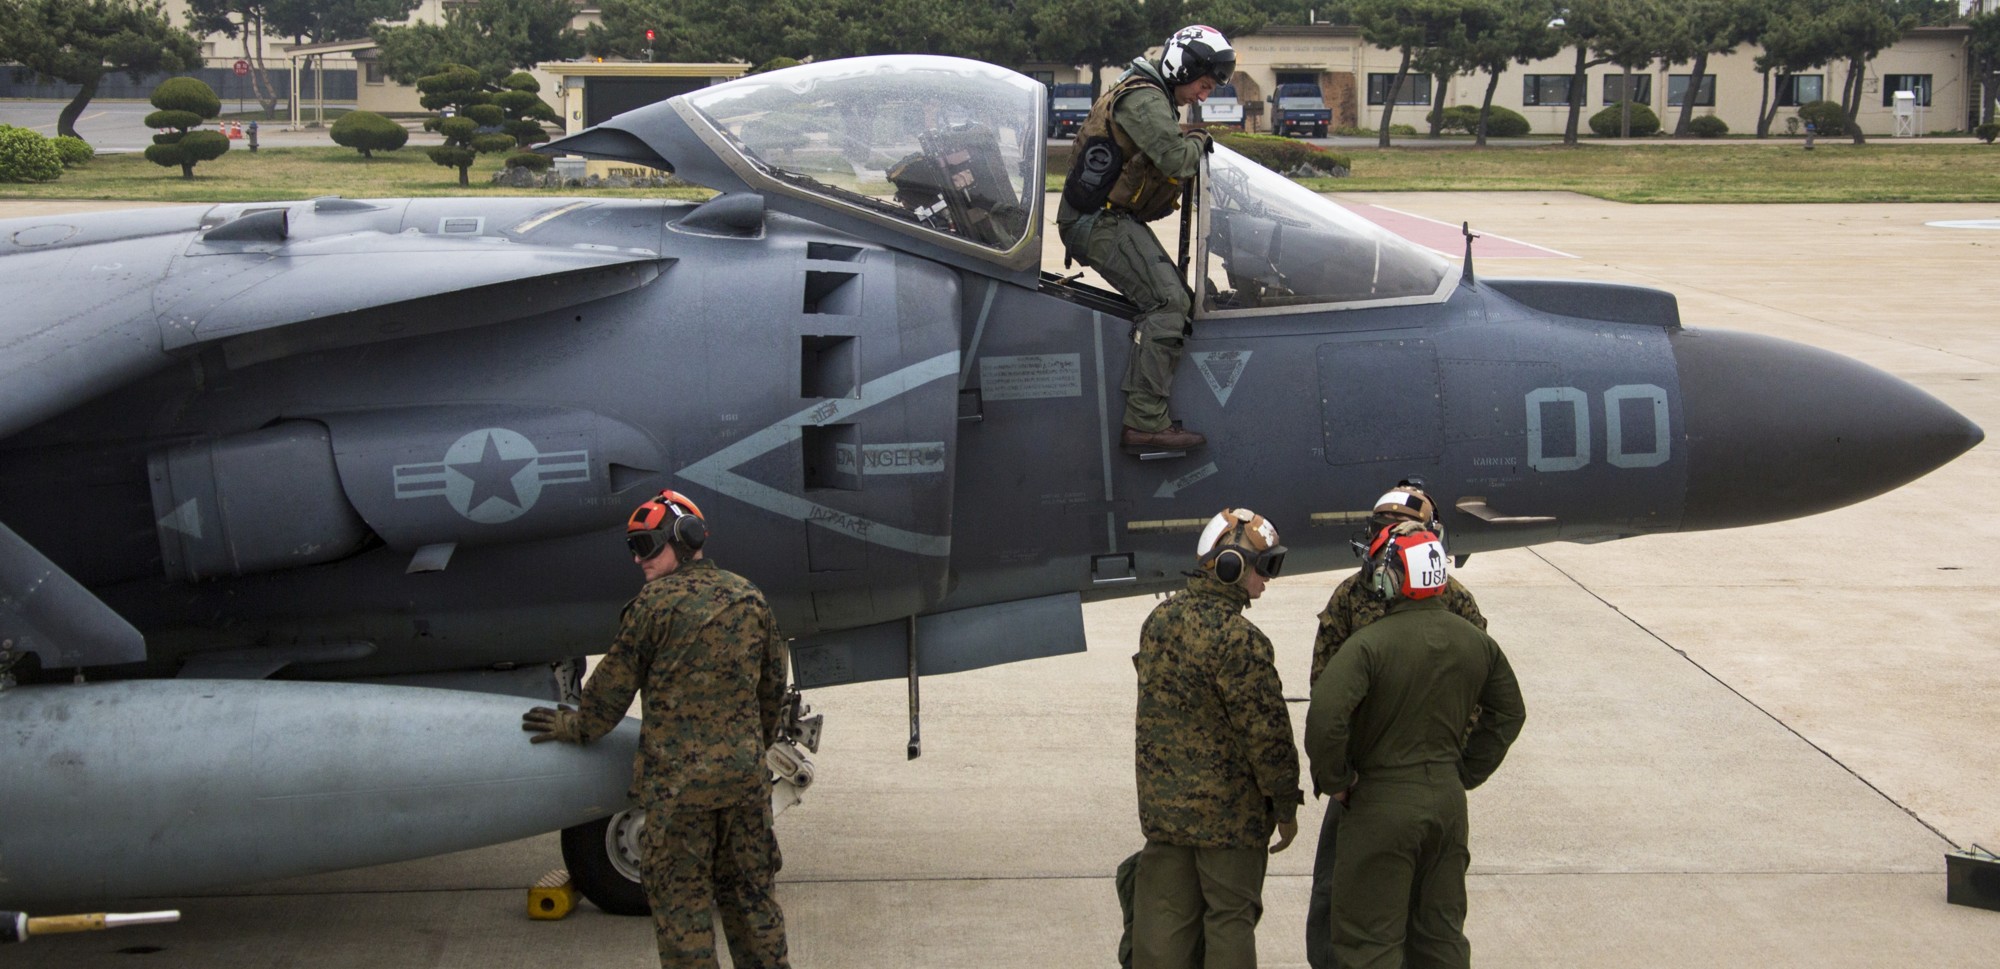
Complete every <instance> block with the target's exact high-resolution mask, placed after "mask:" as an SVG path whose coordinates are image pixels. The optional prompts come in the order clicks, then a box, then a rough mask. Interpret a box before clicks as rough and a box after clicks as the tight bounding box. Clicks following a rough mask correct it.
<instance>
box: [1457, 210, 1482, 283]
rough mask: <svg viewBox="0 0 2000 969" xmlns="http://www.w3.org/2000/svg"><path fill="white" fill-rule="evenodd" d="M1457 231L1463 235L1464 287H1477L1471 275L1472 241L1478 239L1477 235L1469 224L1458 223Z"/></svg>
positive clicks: (1475, 280)
mask: <svg viewBox="0 0 2000 969" xmlns="http://www.w3.org/2000/svg"><path fill="white" fill-rule="evenodd" d="M1458 229H1459V231H1460V232H1463V233H1465V282H1466V285H1469V286H1477V285H1478V284H1479V280H1477V279H1475V278H1473V275H1472V240H1474V239H1477V238H1479V233H1477V232H1474V231H1472V223H1470V222H1460V223H1459V224H1458Z"/></svg>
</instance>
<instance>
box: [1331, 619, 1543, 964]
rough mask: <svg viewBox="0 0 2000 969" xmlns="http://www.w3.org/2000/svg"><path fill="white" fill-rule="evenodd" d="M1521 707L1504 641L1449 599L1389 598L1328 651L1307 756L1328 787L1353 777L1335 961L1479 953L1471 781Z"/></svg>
mask: <svg viewBox="0 0 2000 969" xmlns="http://www.w3.org/2000/svg"><path fill="white" fill-rule="evenodd" d="M1475 704H1477V705H1478V707H1479V708H1480V713H1479V720H1478V723H1477V725H1476V726H1475V727H1474V728H1473V729H1472V732H1471V736H1470V737H1469V738H1467V736H1466V732H1465V725H1466V722H1467V720H1468V719H1469V718H1470V717H1471V715H1472V710H1473V707H1474V705H1475ZM1526 716H1527V711H1526V708H1525V707H1524V706H1523V705H1522V702H1521V691H1520V687H1519V686H1518V685H1517V684H1516V683H1515V681H1514V672H1513V670H1512V669H1511V668H1510V667H1509V666H1508V665H1507V657H1506V655H1505V654H1503V653H1501V652H1500V647H1499V644H1497V643H1495V642H1494V641H1493V639H1492V637H1490V636H1487V635H1486V634H1485V633H1484V632H1481V631H1480V630H1479V628H1478V627H1476V626H1474V625H1473V624H1471V623H1469V622H1467V621H1465V620H1464V619H1463V618H1461V617H1459V616H1457V615H1455V614H1453V613H1452V612H1451V611H1450V610H1448V609H1447V608H1446V606H1445V603H1444V602H1443V600H1442V599H1441V598H1431V599H1420V600H1408V599H1405V600H1400V601H1398V602H1396V603H1394V604H1392V605H1391V606H1390V607H1389V612H1388V615H1386V616H1384V617H1382V618H1381V619H1379V620H1377V621H1375V622H1374V623H1372V624H1370V625H1368V626H1366V627H1364V628H1363V629H1361V630H1360V631H1359V632H1356V633H1355V634H1354V635H1352V636H1350V637H1348V639H1347V641H1346V642H1345V643H1343V644H1342V645H1341V647H1340V650H1339V651H1338V652H1336V653H1335V654H1334V656H1333V659H1332V660H1331V661H1330V662H1328V664H1327V667H1326V670H1325V672H1324V673H1322V674H1321V676H1320V678H1319V681H1318V682H1317V683H1315V684H1313V688H1312V705H1311V706H1310V707H1309V708H1308V710H1307V712H1306V755H1307V757H1308V758H1309V759H1310V761H1311V764H1312V777H1313V782H1314V783H1315V784H1316V785H1318V787H1319V788H1320V789H1321V790H1323V791H1343V790H1348V789H1349V787H1350V786H1352V788H1353V789H1352V790H1351V791H1349V794H1348V800H1347V809H1346V811H1345V813H1344V814H1343V815H1342V817H1341V818H1340V828H1339V833H1338V835H1337V842H1336V848H1335V851H1334V870H1333V910H1334V913H1335V924H1334V950H1335V952H1336V954H1337V955H1338V957H1339V962H1340V966H1341V969H1381V967H1396V966H1403V965H1406V964H1407V965H1410V966H1422V967H1429V966H1457V967H1463V966H1469V965H1470V964H1471V961H1472V950H1471V947H1470V945H1469V944H1468V943H1467V942H1466V939H1465V931H1464V929H1465V869H1466V866H1467V865H1469V864H1470V863H1471V857H1472V856H1471V852H1470V851H1469V849H1468V848H1467V847H1466V815H1465V792H1466V791H1467V790H1470V789H1471V788H1474V787H1477V786H1479V785H1480V784H1481V783H1482V782H1484V781H1485V780H1486V778H1487V777H1488V776H1490V775H1491V774H1492V773H1493V771H1494V770H1496V769H1497V768H1499V766H1500V761H1501V760H1502V759H1503V758H1504V757H1506V755H1507V747H1508V745H1510V744H1512V743H1513V742H1514V738H1515V737H1516V736H1518V735H1519V734H1520V732H1521V723H1522V721H1523V719H1525V717H1526ZM1357 775H1358V778H1359V779H1358V782H1357V779H1356V778H1357Z"/></svg>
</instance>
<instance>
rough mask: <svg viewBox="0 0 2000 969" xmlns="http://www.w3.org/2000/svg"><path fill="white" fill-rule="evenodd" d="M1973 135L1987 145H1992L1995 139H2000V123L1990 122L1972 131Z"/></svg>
mask: <svg viewBox="0 0 2000 969" xmlns="http://www.w3.org/2000/svg"><path fill="white" fill-rule="evenodd" d="M1972 133H1973V135H1974V136H1976V137H1978V139H1979V140H1980V141H1983V142H1986V143H1987V144H1989V145H1990V144H1992V143H1993V139H1995V138H2000V122H1994V121H1988V122H1986V123H1985V124H1983V125H1980V126H1979V127H1977V128H1974V129H1972Z"/></svg>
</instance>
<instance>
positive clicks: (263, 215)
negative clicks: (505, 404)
mask: <svg viewBox="0 0 2000 969" xmlns="http://www.w3.org/2000/svg"><path fill="white" fill-rule="evenodd" d="M237 211H239V212H240V213H241V214H238V215H236V217H235V218H233V219H229V220H228V221H223V222H220V223H217V222H216V221H215V220H214V218H213V217H212V216H209V215H206V214H205V213H206V210H203V209H200V208H193V207H190V208H183V209H163V210H151V211H144V212H131V213H127V212H113V213H101V214H98V215H95V216H84V217H75V218H71V219H68V220H65V221H62V222H46V221H43V222H41V223H40V224H37V223H35V222H30V221H28V220H20V221H15V222H12V223H8V224H0V305H4V306H6V307H7V312H6V313H4V314H0V438H4V437H7V436H11V435H13V434H15V433H17V432H19V431H21V430H23V429H25V428H27V427H31V426H33V425H34V424H36V423H37V422H39V421H42V420H45V419H47V418H49V417H51V416H54V415H56V414H59V413H62V412H63V411H65V410H68V409H69V408H71V407H74V406H76V405H78V404H81V403H83V402H84V401H87V400H90V399H91V398H93V397H96V396H98V395H100V394H102V393H105V392H107V391H109V390H112V389H114V388H116V387H118V386H120V385H122V384H124V383H126V382H129V381H131V380H134V379H136V378H138V377H141V376H144V375H145V374H147V373H150V372H152V371H155V370H158V369H161V368H164V367H166V366H167V365H169V364H170V363H172V362H173V361H174V360H176V359H179V358H181V357H184V356H186V355H188V354H190V353H191V352H192V351H193V350H194V349H196V348H198V347H202V346H205V345H209V344H218V343H219V344H220V345H221V347H222V349H223V352H224V354H225V356H224V359H225V361H226V363H227V364H228V365H230V366H246V365H249V364H251V363H255V362H258V361H260V360H268V359H273V358H276V357H281V356H286V355H289V354H293V353H301V352H307V351H312V350H322V349H327V348H330V347H336V346H351V345H355V344H358V343H365V342H372V341H377V340H388V339H401V338H405V337H410V336H416V335H421V334H427V333H435V332H440V331H443V330H449V329H457V328H461V327H470V326H485V325H490V324H494V323H501V322H506V321H508V320H516V319H521V318H523V317H527V316H531V315H534V314H537V313H544V312H548V311H551V310H556V309H561V308H563V307H566V306H571V305H575V304H578V303H582V302H586V301H589V300H594V299H601V298H603V297H605V296H610V295H613V294H616V293H619V292H623V291H627V290H631V289H636V288H638V287H640V286H644V285H645V284H646V283H648V282H651V281H652V280H653V279H655V278H657V277H658V276H659V274H660V272H661V271H662V267H663V266H664V265H665V262H666V261H665V260H662V257H661V255H660V254H659V253H658V252H655V251H651V250H640V249H614V248H609V247H597V246H587V245H538V244H529V243H523V242H518V241H514V240H511V239H507V238H496V237H493V236H466V237H450V236H441V235H435V234H428V233H421V232H415V231H398V232H389V231H380V230H376V229H365V230H362V231H352V232H342V233H337V234H332V235H323V236H316V237H306V238H294V237H292V236H291V234H290V232H289V228H288V219H289V216H288V210H287V209H286V208H284V207H282V206H277V207H271V208H264V209H257V208H241V209H238V210H237ZM51 280H68V281H71V284H70V285H65V286H56V285H51V284H50V281H51Z"/></svg>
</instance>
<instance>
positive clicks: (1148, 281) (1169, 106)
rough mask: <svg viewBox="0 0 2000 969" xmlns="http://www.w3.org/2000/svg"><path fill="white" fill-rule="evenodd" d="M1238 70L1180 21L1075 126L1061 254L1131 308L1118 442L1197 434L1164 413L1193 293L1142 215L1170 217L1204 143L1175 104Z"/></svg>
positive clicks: (1230, 56)
mask: <svg viewBox="0 0 2000 969" xmlns="http://www.w3.org/2000/svg"><path fill="white" fill-rule="evenodd" d="M1235 70H1236V52H1235V51H1234V50H1233V49H1231V48H1230V46H1229V41H1228V40H1225V39H1224V38H1223V36H1222V34H1220V33H1218V32H1217V31H1216V30H1215V29H1214V28H1212V27H1203V26H1199V25H1196V26H1190V27H1184V28H1182V29H1180V30H1179V31H1177V32H1175V34H1174V35H1173V36H1172V37H1170V38H1168V39H1167V43H1166V46H1165V47H1164V48H1163V49H1162V51H1161V54H1160V59H1159V60H1158V61H1157V62H1155V61H1150V60H1147V59H1146V58H1143V57H1140V58H1134V59H1133V61H1132V66H1131V68H1130V69H1129V70H1127V71H1126V72H1125V75H1124V76H1123V77H1121V78H1119V80H1118V83H1117V84H1115V85H1113V86H1112V88H1111V90H1110V91H1107V92H1105V94H1104V96H1102V97H1100V98H1098V99H1097V103H1096V104H1094V105H1092V106H1091V109H1090V115H1089V117H1087V118H1086V119H1084V122H1083V127H1082V128H1080V129H1079V130H1078V131H1077V136H1076V152H1075V156H1074V161H1073V162H1072V163H1071V166H1070V172H1069V179H1068V181H1067V183H1066V185H1065V187H1064V189H1063V197H1062V204H1061V205H1060V206H1059V207H1058V208H1057V210H1056V227H1057V229H1058V231H1059V232H1060V233H1061V234H1062V240H1063V245H1064V247H1065V248H1067V249H1068V251H1069V256H1070V258H1072V259H1074V260H1076V261H1077V262H1080V263H1083V264H1084V265H1086V266H1089V267H1090V268H1092V269H1095V270H1097V272H1098V273H1099V274H1100V275H1102V276H1103V277H1104V279H1105V281H1107V282H1109V283H1110V284H1111V285H1112V286H1113V287H1115V288H1116V289H1117V290H1118V291H1119V292H1121V293H1123V294H1125V296H1126V297H1128V298H1129V299H1131V300H1132V302H1134V303H1136V304H1138V306H1139V316H1138V318H1137V319H1136V320H1134V321H1133V334H1132V340H1133V347H1132V357H1131V360H1130V362H1129V363H1128V364H1127V366H1126V368H1125V380H1124V383H1123V385H1122V389H1123V390H1124V391H1125V421H1124V424H1125V426H1124V431H1123V433H1122V435H1121V437H1120V443H1121V445H1122V446H1124V447H1127V448H1165V449H1169V450H1181V449H1185V448H1193V447H1200V446H1202V445H1203V444H1205V443H1207V439H1206V438H1204V437H1202V436H1201V435H1200V434H1196V433H1195V432H1193V431H1189V430H1184V429H1182V428H1180V427H1178V426H1176V425H1175V424H1174V423H1173V422H1172V420H1171V419H1169V418H1168V417H1167V397H1168V394H1169V392H1170V391H1171V389H1172V387H1173V382H1174V370H1175V368H1176V367H1178V366H1179V364H1180V359H1181V350H1182V346H1183V344H1184V342H1185V341H1186V339H1187V337H1188V334H1189V332H1190V329H1189V317H1190V313H1191V311H1192V308H1193V298H1192V297H1191V296H1190V295H1189V293H1188V288H1187V284H1186V283H1185V282H1184V281H1183V280H1182V279H1181V275H1180V272H1179V271H1178V269H1177V268H1176V267H1175V266H1174V264H1173V260H1172V259H1171V258H1169V257H1168V255H1167V251H1166V249H1165V247H1163V246H1161V245H1160V240H1159V239H1158V238H1157V237H1155V236H1154V235H1153V230H1151V229H1149V228H1147V227H1146V223H1148V222H1153V221H1156V220H1159V219H1162V218H1165V217H1166V216H1168V215H1170V214H1172V213H1173V212H1174V210H1175V209H1176V208H1178V207H1179V205H1180V198H1181V190H1182V185H1183V183H1184V182H1185V180H1187V179H1189V178H1192V177H1193V176H1194V175H1195V174H1196V173H1197V172H1199V171H1200V170H1201V157H1202V155H1203V154H1205V153H1206V152H1207V151H1208V150H1209V148H1210V147H1211V142H1210V140H1209V136H1208V132H1207V131H1205V130H1202V129H1199V128H1197V129H1195V130H1193V131H1189V132H1186V133H1185V134H1183V133H1182V131H1181V127H1180V122H1179V119H1178V112H1179V110H1180V108H1181V106H1182V105H1188V104H1199V103H1200V102H1202V101H1206V100H1208V96H1209V93H1210V92H1212V91H1214V90H1215V86H1216V85H1217V84H1222V83H1227V82H1228V81H1229V78H1230V75H1231V74H1232V73H1234V72H1235Z"/></svg>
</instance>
